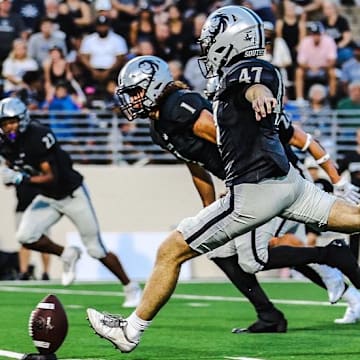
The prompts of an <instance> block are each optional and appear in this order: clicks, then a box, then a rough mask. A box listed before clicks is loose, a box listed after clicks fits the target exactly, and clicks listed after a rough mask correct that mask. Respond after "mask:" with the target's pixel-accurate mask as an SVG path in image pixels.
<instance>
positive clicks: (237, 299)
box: [0, 285, 347, 307]
mask: <svg viewBox="0 0 360 360" xmlns="http://www.w3.org/2000/svg"><path fill="white" fill-rule="evenodd" d="M0 291H4V292H19V293H40V294H43V293H44V292H45V293H48V294H50V293H54V294H63V295H83V296H99V295H100V296H111V297H114V296H123V295H124V294H123V293H122V292H119V291H93V290H70V289H50V288H30V287H21V286H1V285H0ZM172 298H173V299H183V300H195V301H198V300H201V301H231V302H248V300H247V299H245V298H242V297H235V296H209V295H188V294H174V295H172ZM271 301H272V302H273V303H275V304H284V305H304V306H331V307H334V306H339V307H345V306H347V304H346V303H336V304H330V303H329V302H326V301H312V300H285V299H271Z"/></svg>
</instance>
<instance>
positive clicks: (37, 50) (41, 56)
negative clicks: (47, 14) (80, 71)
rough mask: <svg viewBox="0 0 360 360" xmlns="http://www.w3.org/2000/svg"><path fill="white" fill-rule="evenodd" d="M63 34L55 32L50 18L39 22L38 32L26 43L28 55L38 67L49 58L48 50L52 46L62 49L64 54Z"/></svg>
mask: <svg viewBox="0 0 360 360" xmlns="http://www.w3.org/2000/svg"><path fill="white" fill-rule="evenodd" d="M64 38H65V34H64V33H63V32H60V31H56V30H55V28H54V23H53V21H52V20H51V19H50V18H43V19H42V20H41V22H40V32H38V33H35V34H33V35H31V36H30V39H29V43H28V54H29V56H30V57H32V58H33V59H35V60H36V61H37V63H38V64H39V66H42V65H43V62H44V60H45V59H46V58H47V57H48V56H49V49H50V48H52V47H53V46H54V45H56V46H58V47H59V48H61V49H62V51H63V53H64V54H66V44H65V40H64Z"/></svg>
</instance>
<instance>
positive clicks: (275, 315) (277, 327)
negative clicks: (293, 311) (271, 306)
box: [232, 309, 287, 334]
mask: <svg viewBox="0 0 360 360" xmlns="http://www.w3.org/2000/svg"><path fill="white" fill-rule="evenodd" d="M286 331H287V320H286V319H285V317H284V314H283V313H282V312H281V311H279V310H276V309H275V310H274V311H271V312H268V313H265V314H262V315H261V316H259V319H258V320H256V321H255V322H254V323H253V324H252V325H250V326H249V327H247V328H234V329H232V333H233V334H242V333H285V332H286Z"/></svg>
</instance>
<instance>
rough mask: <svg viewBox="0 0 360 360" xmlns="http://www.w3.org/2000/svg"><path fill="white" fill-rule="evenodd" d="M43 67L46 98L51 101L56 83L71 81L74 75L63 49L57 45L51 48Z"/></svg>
mask: <svg viewBox="0 0 360 360" xmlns="http://www.w3.org/2000/svg"><path fill="white" fill-rule="evenodd" d="M43 69H44V78H45V92H46V100H47V101H50V100H51V99H52V98H53V97H54V93H55V86H56V84H57V83H58V82H59V81H71V80H72V79H73V75H72V73H71V70H70V64H69V63H68V62H67V60H66V59H65V57H64V53H63V51H62V49H61V48H60V47H58V46H56V45H55V46H53V47H51V48H50V49H49V57H48V58H47V59H46V60H45V61H44V65H43Z"/></svg>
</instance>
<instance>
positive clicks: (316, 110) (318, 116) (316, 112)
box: [305, 84, 335, 155]
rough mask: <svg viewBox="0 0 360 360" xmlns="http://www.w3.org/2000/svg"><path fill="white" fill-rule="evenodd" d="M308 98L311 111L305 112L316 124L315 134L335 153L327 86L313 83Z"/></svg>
mask: <svg viewBox="0 0 360 360" xmlns="http://www.w3.org/2000/svg"><path fill="white" fill-rule="evenodd" d="M308 99H309V108H310V111H309V112H306V113H305V114H307V116H308V117H309V118H310V120H311V121H312V122H314V123H315V124H316V127H315V129H314V132H313V135H314V137H315V138H316V139H317V140H318V141H320V143H321V144H322V145H324V146H325V148H326V150H327V151H328V153H330V154H331V155H335V154H334V153H335V145H334V142H333V140H332V138H331V126H332V117H331V107H330V104H329V102H328V97H327V89H326V87H325V86H324V85H322V84H313V85H312V86H311V87H310V89H309V94H308ZM305 121H306V120H305Z"/></svg>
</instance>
